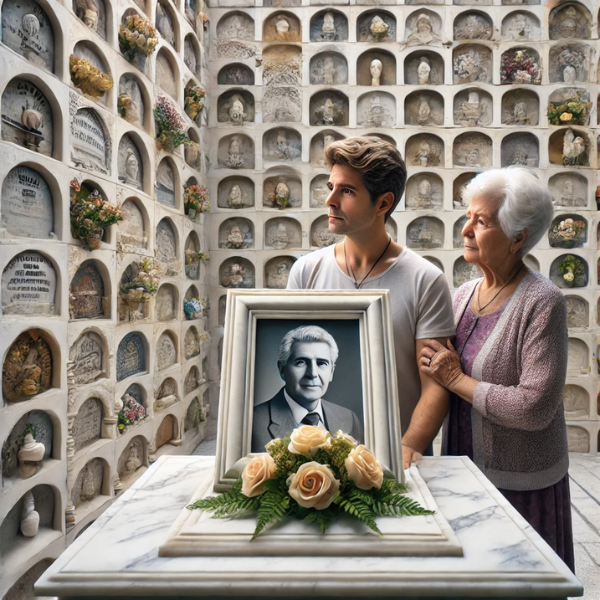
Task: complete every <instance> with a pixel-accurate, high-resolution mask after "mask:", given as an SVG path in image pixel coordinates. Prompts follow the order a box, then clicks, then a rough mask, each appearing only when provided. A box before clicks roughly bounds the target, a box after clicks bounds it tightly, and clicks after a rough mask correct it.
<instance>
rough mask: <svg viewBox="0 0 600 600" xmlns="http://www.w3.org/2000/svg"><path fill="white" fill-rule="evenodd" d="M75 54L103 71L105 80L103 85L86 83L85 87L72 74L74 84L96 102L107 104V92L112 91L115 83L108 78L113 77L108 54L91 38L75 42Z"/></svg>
mask: <svg viewBox="0 0 600 600" xmlns="http://www.w3.org/2000/svg"><path fill="white" fill-rule="evenodd" d="M73 56H75V57H76V58H79V59H83V60H86V61H87V62H89V63H90V64H91V65H92V66H93V67H95V68H96V69H98V70H99V71H101V72H102V73H103V74H104V76H105V80H104V82H103V85H101V86H100V85H93V86H90V85H86V86H85V87H81V85H82V84H81V80H77V83H76V82H75V80H74V79H73V75H71V81H72V83H73V85H75V86H76V87H78V88H79V89H80V91H81V93H82V94H84V95H85V96H86V97H88V98H90V99H91V100H94V101H95V102H100V103H102V104H106V103H107V102H108V98H107V96H108V94H107V92H108V91H110V89H111V88H112V87H113V85H112V80H111V81H110V82H108V81H107V80H106V77H108V78H109V79H111V69H110V66H109V63H108V60H107V59H106V56H105V55H104V53H103V52H102V50H101V49H100V48H99V47H98V46H97V45H96V44H94V43H93V42H91V41H89V40H82V41H79V42H77V43H76V44H75V47H74V48H73ZM86 83H87V80H86ZM109 83H110V85H109Z"/></svg>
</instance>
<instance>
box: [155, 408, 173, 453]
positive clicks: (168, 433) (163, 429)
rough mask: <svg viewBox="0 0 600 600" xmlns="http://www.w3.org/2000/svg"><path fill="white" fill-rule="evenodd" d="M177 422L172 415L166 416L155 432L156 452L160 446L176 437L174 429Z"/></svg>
mask: <svg viewBox="0 0 600 600" xmlns="http://www.w3.org/2000/svg"><path fill="white" fill-rule="evenodd" d="M176 427H177V422H176V421H175V417H174V416H173V415H167V416H166V417H165V418H164V419H163V422H162V423H161V424H160V426H159V428H158V431H157V432H156V449H157V450H158V449H159V448H160V447H161V446H164V445H165V444H167V443H168V442H170V441H171V440H172V439H173V437H175V436H176V434H175V429H176Z"/></svg>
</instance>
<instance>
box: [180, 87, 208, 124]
mask: <svg viewBox="0 0 600 600" xmlns="http://www.w3.org/2000/svg"><path fill="white" fill-rule="evenodd" d="M204 96H206V90H205V89H204V88H201V87H200V86H199V85H192V86H190V87H188V88H187V89H186V90H185V101H184V104H185V112H186V114H187V115H188V117H189V118H190V119H192V121H194V122H195V123H196V125H199V124H200V123H199V121H200V119H199V117H200V111H201V110H202V108H203V107H204Z"/></svg>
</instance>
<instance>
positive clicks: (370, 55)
mask: <svg viewBox="0 0 600 600" xmlns="http://www.w3.org/2000/svg"><path fill="white" fill-rule="evenodd" d="M356 82H357V84H358V85H368V86H375V87H377V86H380V85H396V59H395V58H394V55H393V54H391V53H389V52H385V51H384V50H368V51H367V52H363V53H362V54H361V55H360V56H359V57H358V60H357V62H356Z"/></svg>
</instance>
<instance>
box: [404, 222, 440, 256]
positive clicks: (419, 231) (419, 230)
mask: <svg viewBox="0 0 600 600" xmlns="http://www.w3.org/2000/svg"><path fill="white" fill-rule="evenodd" d="M406 244H407V246H408V247H409V248H416V249H419V250H426V249H427V250H429V249H431V248H442V247H443V246H444V224H443V223H442V221H440V220H439V219H436V218H435V217H419V218H417V219H415V220H414V221H412V222H411V223H409V225H408V227H407V228H406Z"/></svg>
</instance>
